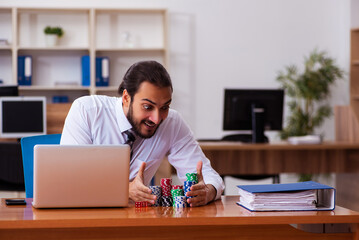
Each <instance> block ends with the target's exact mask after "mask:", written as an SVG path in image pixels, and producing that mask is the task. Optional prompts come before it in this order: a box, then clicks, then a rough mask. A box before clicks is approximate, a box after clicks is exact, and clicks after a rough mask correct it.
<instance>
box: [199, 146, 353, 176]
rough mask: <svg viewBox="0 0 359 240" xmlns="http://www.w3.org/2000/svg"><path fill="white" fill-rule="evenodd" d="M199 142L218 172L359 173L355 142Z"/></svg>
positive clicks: (234, 173) (228, 173)
mask: <svg viewBox="0 0 359 240" xmlns="http://www.w3.org/2000/svg"><path fill="white" fill-rule="evenodd" d="M199 143H200V146H201V148H202V150H203V152H204V153H205V155H206V156H207V157H208V158H209V159H210V160H211V164H212V167H213V168H214V169H215V170H216V171H217V172H218V173H219V174H220V175H239V174H279V173H331V172H335V173H344V172H345V173H350V172H359V143H348V142H325V143H323V144H317V145H290V144H288V143H275V144H243V143H235V142H199Z"/></svg>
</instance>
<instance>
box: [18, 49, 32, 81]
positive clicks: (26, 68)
mask: <svg viewBox="0 0 359 240" xmlns="http://www.w3.org/2000/svg"><path fill="white" fill-rule="evenodd" d="M17 81H18V85H21V86H30V85H31V81H32V57H31V56H29V55H28V56H18V66H17Z"/></svg>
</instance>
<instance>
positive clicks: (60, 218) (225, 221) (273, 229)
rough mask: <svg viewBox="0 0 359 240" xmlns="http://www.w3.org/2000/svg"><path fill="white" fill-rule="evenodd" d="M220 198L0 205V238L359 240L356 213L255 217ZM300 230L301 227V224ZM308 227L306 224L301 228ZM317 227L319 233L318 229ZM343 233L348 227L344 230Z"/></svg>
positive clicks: (231, 199) (229, 199)
mask: <svg viewBox="0 0 359 240" xmlns="http://www.w3.org/2000/svg"><path fill="white" fill-rule="evenodd" d="M237 200H238V196H223V197H222V201H216V202H214V203H211V204H209V205H207V206H203V207H197V208H184V209H175V208H172V207H148V208H140V209H136V208H134V207H133V204H132V205H130V207H128V208H110V209H106V208H102V209H101V208H94V209H33V208H32V207H31V205H30V202H31V201H32V199H27V202H28V205H27V206H6V205H5V203H4V202H5V201H4V199H1V201H0V239H10V238H11V239H25V240H26V239H79V238H81V239H120V238H121V239H145V238H148V239H157V238H160V239H182V240H183V239H238V238H240V239H276V240H284V239H285V240H287V239H336V240H338V239H355V240H358V239H359V234H358V231H359V227H358V226H359V213H358V212H354V211H351V210H348V209H345V208H341V207H337V208H336V210H335V211H320V212H316V211H302V212H267V213H259V212H258V213H254V212H249V211H248V210H245V209H244V208H242V207H239V206H237V205H236V204H235V202H236V201H237ZM289 224H310V226H317V225H313V224H325V226H326V229H327V230H328V228H329V226H332V225H331V224H352V225H351V228H352V230H354V231H356V233H352V232H346V233H333V232H332V233H323V234H318V233H309V232H304V231H301V230H299V229H297V228H294V227H292V226H291V225H289ZM300 226H303V225H300ZM304 226H308V225H304ZM321 229H324V228H323V226H322V225H321ZM345 229H346V230H348V228H345Z"/></svg>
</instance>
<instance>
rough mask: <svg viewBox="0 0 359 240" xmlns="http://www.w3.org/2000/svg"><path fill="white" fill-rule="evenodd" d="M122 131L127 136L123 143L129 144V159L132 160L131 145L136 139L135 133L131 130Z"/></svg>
mask: <svg viewBox="0 0 359 240" xmlns="http://www.w3.org/2000/svg"><path fill="white" fill-rule="evenodd" d="M124 133H125V134H126V136H127V140H126V142H125V144H128V145H129V146H130V148H131V155H130V160H132V153H133V151H132V146H133V143H134V142H135V140H136V137H135V135H134V134H133V132H132V131H131V130H127V131H125V132H124Z"/></svg>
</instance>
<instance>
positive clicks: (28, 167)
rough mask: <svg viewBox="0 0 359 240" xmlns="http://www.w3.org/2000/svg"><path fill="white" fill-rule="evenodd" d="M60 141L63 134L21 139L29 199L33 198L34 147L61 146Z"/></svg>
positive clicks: (26, 191)
mask: <svg viewBox="0 0 359 240" xmlns="http://www.w3.org/2000/svg"><path fill="white" fill-rule="evenodd" d="M60 139H61V134H48V135H39V136H31V137H23V138H21V152H22V162H23V168H24V180H25V193H26V197H27V198H32V197H33V189H34V186H33V184H34V181H33V178H34V146H35V145H37V144H60Z"/></svg>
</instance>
